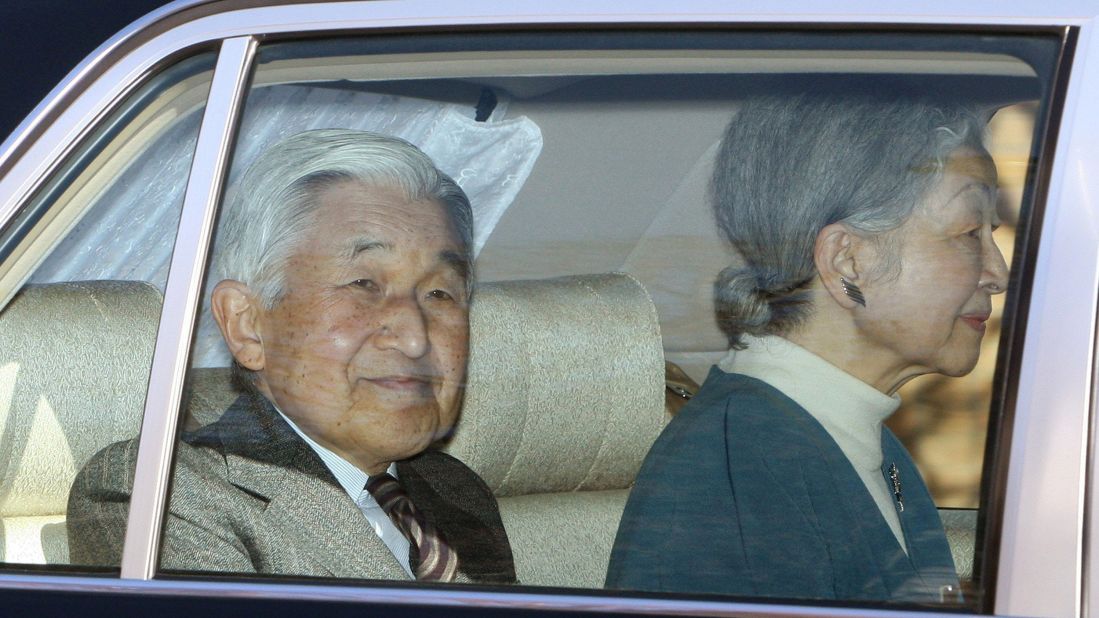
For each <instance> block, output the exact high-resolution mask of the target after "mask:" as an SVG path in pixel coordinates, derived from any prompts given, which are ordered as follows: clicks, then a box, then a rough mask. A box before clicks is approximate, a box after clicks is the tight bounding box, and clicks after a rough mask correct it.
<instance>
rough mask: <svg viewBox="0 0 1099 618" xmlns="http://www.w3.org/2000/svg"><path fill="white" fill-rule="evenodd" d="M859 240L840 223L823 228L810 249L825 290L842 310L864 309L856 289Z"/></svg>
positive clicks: (858, 281) (862, 301) (858, 290)
mask: <svg viewBox="0 0 1099 618" xmlns="http://www.w3.org/2000/svg"><path fill="white" fill-rule="evenodd" d="M860 241H861V239H860V238H859V237H858V236H856V235H855V234H853V233H852V232H851V230H850V229H848V228H847V226H845V225H843V224H842V223H832V224H829V225H826V226H824V229H822V230H821V231H820V233H819V234H817V242H816V245H815V246H814V247H813V262H814V263H815V264H816V267H817V272H818V273H820V279H821V283H822V284H823V285H824V289H825V290H827V291H828V294H829V295H830V296H831V297H832V300H834V301H836V303H837V304H839V305H840V306H841V307H844V308H846V309H854V308H855V307H858V306H863V307H865V306H866V300H865V299H864V298H863V296H862V292H861V290H860V289H859V286H860V285H862V283H863V282H862V281H861V280H860V278H859V277H860V274H861V271H862V268H861V263H860V261H859V259H858V258H859V249H860V247H861V245H862V243H861V242H860Z"/></svg>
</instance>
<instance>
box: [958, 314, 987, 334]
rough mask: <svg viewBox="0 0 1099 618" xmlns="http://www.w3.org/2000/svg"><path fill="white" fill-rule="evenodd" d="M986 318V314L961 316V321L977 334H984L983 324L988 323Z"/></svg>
mask: <svg viewBox="0 0 1099 618" xmlns="http://www.w3.org/2000/svg"><path fill="white" fill-rule="evenodd" d="M988 317H989V314H987V313H981V314H970V315H963V316H962V321H963V322H965V323H966V326H969V327H970V328H972V329H973V330H975V331H977V332H978V333H983V332H985V322H987V321H988Z"/></svg>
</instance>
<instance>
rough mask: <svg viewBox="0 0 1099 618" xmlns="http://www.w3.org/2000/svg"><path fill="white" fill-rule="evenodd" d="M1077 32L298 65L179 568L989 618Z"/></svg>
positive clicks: (234, 297)
mask: <svg viewBox="0 0 1099 618" xmlns="http://www.w3.org/2000/svg"><path fill="white" fill-rule="evenodd" d="M1058 45H1059V43H1058V40H1057V38H1056V37H1046V36H1044V35H1040V34H1034V35H1012V36H1001V35H996V34H992V33H988V34H986V35H982V36H981V37H976V36H972V35H963V34H935V33H930V32H923V33H918V34H903V33H890V34H883V33H872V32H867V33H861V34H860V33H852V32H848V31H844V32H843V33H842V34H837V33H828V32H767V33H763V32H693V33H689V34H687V33H658V32H652V31H619V32H602V33H587V34H582V33H581V34H571V35H565V34H561V33H555V34H545V33H533V32H528V33H521V34H515V35H509V34H499V33H497V34H491V35H484V34H481V35H472V34H471V35H464V36H463V35H439V36H420V37H399V38H387V37H372V38H363V39H353V38H346V39H334V40H323V41H322V40H312V41H307V42H285V43H272V44H269V45H267V46H266V47H263V48H261V49H260V52H259V56H258V61H257V63H258V64H257V68H256V71H255V74H254V77H253V84H252V88H251V90H250V92H249V95H248V98H247V102H246V106H245V111H244V114H243V118H242V120H241V128H240V131H239V138H238V143H237V144H236V150H235V155H234V159H233V166H232V170H231V172H230V177H229V182H228V189H227V193H226V197H225V199H224V201H223V204H222V206H221V210H222V212H221V215H220V221H219V223H218V229H217V232H216V235H217V239H216V241H215V246H214V250H213V257H212V263H211V270H210V274H209V276H208V277H207V285H206V298H205V303H204V315H203V316H202V317H201V322H200V328H199V335H198V337H197V338H196V341H195V344H194V352H193V357H192V366H191V371H190V375H189V383H188V388H187V394H188V397H189V402H188V405H187V409H186V410H185V411H184V413H185V427H186V429H185V432H184V433H183V435H182V436H181V442H180V445H179V454H178V456H177V462H176V470H175V481H174V485H173V490H172V496H171V500H170V507H169V513H168V516H167V522H166V526H165V530H166V532H165V535H166V536H165V538H164V540H163V547H162V552H161V560H160V565H161V568H162V570H164V571H167V572H172V573H179V572H228V573H257V572H258V573H261V574H265V575H272V576H315V577H330V576H336V577H349V578H358V579H393V580H407V579H412V578H416V579H419V580H423V581H438V580H442V581H473V582H481V583H499V582H505V583H519V584H526V585H535V586H560V587H569V588H604V587H609V588H612V589H616V590H620V591H641V592H664V593H669V594H673V595H697V594H706V595H710V594H721V595H727V596H728V597H729V598H769V599H776V598H777V599H783V600H788V601H804V600H811V599H829V600H842V601H851V602H867V603H896V604H918V605H925V606H932V607H957V606H959V605H962V606H966V607H969V608H979V607H982V605H981V600H982V594H983V593H982V587H981V583H980V582H981V581H982V574H981V573H974V572H973V563H974V555H975V553H974V552H975V551H979V549H977V550H975V549H974V548H975V544H976V528H977V520H978V516H979V508H978V507H979V505H980V487H981V485H982V483H983V482H985V476H986V475H988V474H990V472H989V471H985V470H983V469H982V460H983V457H984V455H983V451H984V446H985V444H986V442H987V441H988V440H995V436H987V435H986V432H987V429H986V428H987V426H988V422H987V419H988V417H989V412H990V406H991V403H990V392H991V384H992V380H993V375H994V374H995V373H996V371H997V367H996V357H997V344H998V341H999V340H1000V338H1001V337H1012V336H1017V333H1015V332H1013V331H1012V329H1011V328H1010V326H1008V327H1007V328H1005V327H1004V325H1003V324H1002V320H1001V314H1002V312H1003V310H1002V307H1003V299H1004V298H1005V297H1007V298H1009V299H1010V298H1011V297H1012V294H1014V293H1016V291H1018V290H1020V289H1022V287H1024V286H1023V284H1022V283H1021V282H1019V281H1016V280H1014V279H1013V275H1012V273H1016V272H1018V271H1019V269H1018V268H1012V264H1013V256H1012V247H1013V245H1014V243H1015V242H1016V238H1017V237H1020V235H1023V234H1029V233H1031V232H1030V231H1029V230H1031V229H1032V228H1033V225H1034V222H1033V221H1032V218H1033V214H1032V208H1031V206H1030V204H1031V202H1032V201H1033V196H1032V195H1030V193H1029V191H1030V189H1029V188H1028V187H1027V186H1026V184H1025V182H1024V180H1025V179H1026V178H1027V177H1028V174H1030V173H1031V168H1032V166H1033V162H1034V161H1035V159H1036V157H1037V156H1038V155H1039V154H1040V153H1039V152H1038V150H1037V146H1036V145H1038V144H1041V143H1042V133H1043V131H1044V129H1045V127H1044V123H1043V121H1042V120H1041V114H1042V113H1044V112H1042V111H1041V110H1043V109H1045V108H1044V107H1043V105H1044V104H1045V102H1046V101H1047V100H1048V99H1049V96H1050V89H1051V87H1052V86H1051V83H1052V81H1051V75H1052V73H1053V71H1054V68H1055V66H1054V63H1055V60H1056V57H1057V51H1058ZM440 172H441V173H442V174H443V175H444V176H440V175H439V174H440ZM457 188H460V189H461V191H458V190H457ZM463 196H464V197H463ZM464 199H468V202H469V206H468V207H466V206H465V205H464ZM469 217H472V224H470V222H469V221H468V220H467V218H469ZM470 262H472V263H473V265H474V268H473V270H472V272H471V271H470V270H469V263H470ZM470 290H472V291H470ZM467 340H468V347H467V345H466V341H467ZM883 427H887V428H888V429H884V430H883ZM898 438H899V439H898ZM387 475H388V476H387ZM261 514H262V515H261ZM993 567H994V565H991V566H990V565H987V564H986V565H985V568H986V569H988V568H993Z"/></svg>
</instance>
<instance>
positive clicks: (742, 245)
mask: <svg viewBox="0 0 1099 618" xmlns="http://www.w3.org/2000/svg"><path fill="white" fill-rule="evenodd" d="M982 133H983V122H982V121H981V120H980V119H979V118H978V116H977V115H976V114H975V113H974V112H973V111H971V110H968V109H965V108H963V107H955V106H951V105H936V104H930V103H927V102H918V101H904V100H894V99H889V98H885V97H870V96H844V97H839V96H804V95H803V96H800V97H790V98H785V99H777V98H761V99H756V100H752V101H749V102H747V103H746V104H745V105H744V106H743V108H742V109H741V110H740V111H739V112H738V113H737V115H736V117H735V118H734V119H733V121H732V123H731V124H730V125H729V127H728V129H727V132H726V134H725V137H724V140H723V142H722V146H721V150H720V153H719V155H718V158H717V163H716V166H715V172H714V177H713V185H712V197H713V205H714V210H715V214H716V218H717V222H718V225H719V226H720V229H721V231H722V232H723V234H724V235H725V237H726V238H727V239H728V240H729V241H730V242H731V243H732V245H733V246H734V247H735V248H736V249H737V250H738V251H739V253H740V254H741V256H742V257H743V263H742V264H737V265H734V266H730V267H728V268H726V269H725V270H724V271H723V272H722V273H721V275H720V276H719V277H718V280H717V282H716V283H715V286H714V287H715V295H716V305H717V310H718V315H719V318H720V320H721V321H722V325H723V327H724V329H725V330H726V332H727V333H728V335H729V338H730V343H731V347H732V351H731V352H730V353H729V355H728V356H727V357H726V358H725V359H724V360H722V361H721V362H720V363H719V364H718V366H717V367H715V368H713V369H712V370H711V372H710V375H709V377H707V379H706V382H705V384H704V385H703V386H702V388H701V390H700V392H699V393H698V395H697V396H696V397H695V398H694V399H693V400H692V401H691V402H690V404H688V405H687V406H686V407H684V409H683V410H682V411H681V412H680V414H679V415H678V416H677V417H676V418H675V419H674V420H673V421H672V423H671V424H670V425H669V426H668V428H667V429H666V430H665V432H664V433H663V435H661V436H660V438H659V439H658V440H657V442H656V443H655V444H654V445H653V448H652V450H651V451H650V453H649V455H648V457H647V459H646V461H645V464H644V466H643V467H642V469H641V472H640V474H639V476H638V479H637V485H636V487H635V489H634V490H633V492H632V494H631V496H630V500H629V503H628V504H627V506H626V510H625V513H624V515H623V518H622V523H621V526H620V528H619V531H618V536H617V539H616V541H615V545H614V550H613V553H612V555H611V564H610V568H609V572H608V575H607V585H608V586H611V587H616V588H630V589H643V590H663V591H685V592H720V593H727V594H736V595H745V596H764V597H783V598H825V599H846V600H875V601H900V602H939V601H940V600H954V599H956V598H957V590H958V580H957V576H956V574H955V570H954V563H953V560H952V558H951V553H950V548H949V546H948V545H947V542H946V537H945V534H944V532H943V526H942V522H941V521H940V519H939V516H938V512H937V511H936V509H935V505H934V503H933V502H932V501H931V497H930V496H929V494H928V491H927V488H926V486H925V485H924V482H923V480H922V479H921V477H920V474H919V472H918V470H917V469H916V466H915V465H914V464H913V462H912V459H911V458H910V457H909V455H908V453H907V452H906V451H905V449H904V447H903V446H902V445H901V444H900V442H898V441H897V439H896V437H894V436H893V434H892V433H891V432H890V431H889V430H888V429H887V428H885V427H884V426H883V424H882V422H883V421H884V420H885V419H886V418H888V417H889V415H890V414H892V413H893V412H894V411H895V410H896V409H897V406H898V405H899V403H900V400H899V399H898V397H897V395H896V392H897V389H898V388H900V387H901V385H902V384H904V383H905V382H907V381H908V380H911V379H912V378H914V377H916V376H919V375H923V374H928V373H940V374H944V375H949V376H960V375H964V374H966V373H968V372H969V371H970V370H972V369H973V366H974V365H975V363H976V362H977V357H978V354H979V351H980V343H981V338H982V336H983V335H984V331H985V322H986V320H988V318H989V314H990V311H991V297H992V295H993V294H998V293H1001V292H1003V291H1004V288H1005V287H1006V285H1007V266H1006V264H1005V263H1004V259H1003V256H1002V255H1001V253H1000V251H999V249H998V248H997V247H996V244H995V243H994V241H993V238H992V232H993V230H995V229H996V226H997V225H998V219H997V215H996V207H995V189H994V188H995V186H996V171H995V167H994V165H993V164H992V161H991V159H990V158H989V156H988V154H987V152H986V151H985V149H984V147H983V146H982Z"/></svg>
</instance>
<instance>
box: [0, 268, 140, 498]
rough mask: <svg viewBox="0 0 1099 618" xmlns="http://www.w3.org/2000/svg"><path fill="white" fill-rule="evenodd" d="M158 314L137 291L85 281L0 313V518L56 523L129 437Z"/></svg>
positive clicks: (22, 299)
mask: <svg viewBox="0 0 1099 618" xmlns="http://www.w3.org/2000/svg"><path fill="white" fill-rule="evenodd" d="M160 307H161V296H160V292H159V291H157V289H156V288H154V287H152V286H150V285H148V284H146V283H139V282H129V281H85V282H76V283H55V284H47V285H35V286H27V287H26V289H24V290H23V291H22V292H20V294H19V295H18V296H16V297H15V299H13V300H12V302H11V303H10V304H9V305H8V307H6V308H5V309H4V310H3V312H2V313H0V515H2V516H5V517H8V516H24V515H43V514H56V513H64V512H65V503H66V501H67V500H68V495H69V485H70V484H71V483H72V480H73V477H75V475H76V472H77V471H78V470H80V468H81V467H83V465H84V464H85V463H86V462H87V461H88V459H89V458H90V457H91V456H92V455H93V454H94V453H95V452H96V451H98V450H99V449H101V448H103V447H104V446H107V445H108V444H110V443H111V442H115V441H117V440H121V439H124V438H132V437H133V436H135V435H137V433H138V430H139V426H140V421H141V411H142V408H143V407H144V403H145V391H146V389H147V384H148V380H149V367H150V364H151V362H152V357H153V345H154V343H155V341H156V329H157V323H158V321H159V319H160Z"/></svg>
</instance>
